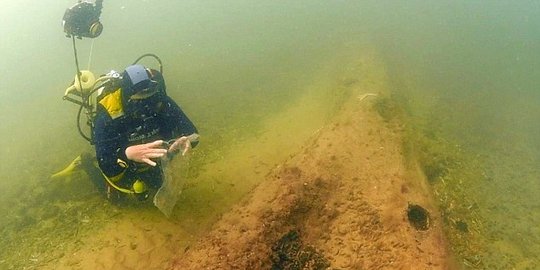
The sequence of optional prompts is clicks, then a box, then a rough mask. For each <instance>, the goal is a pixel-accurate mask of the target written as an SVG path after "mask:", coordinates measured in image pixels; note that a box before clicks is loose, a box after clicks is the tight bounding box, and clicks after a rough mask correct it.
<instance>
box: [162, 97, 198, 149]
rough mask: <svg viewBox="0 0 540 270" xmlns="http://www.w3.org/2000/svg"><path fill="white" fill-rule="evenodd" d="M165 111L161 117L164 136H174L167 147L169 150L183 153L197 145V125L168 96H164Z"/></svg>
mask: <svg viewBox="0 0 540 270" xmlns="http://www.w3.org/2000/svg"><path fill="white" fill-rule="evenodd" d="M165 104H166V110H167V111H166V113H165V117H164V119H163V122H164V126H165V128H164V130H165V131H166V132H165V133H166V134H163V135H164V137H165V138H175V139H176V141H175V142H174V143H172V144H171V145H170V147H169V149H168V151H171V152H177V151H179V150H181V151H182V155H185V154H186V152H187V151H189V150H190V149H191V148H193V147H195V146H197V144H198V142H199V134H198V131H197V127H195V125H194V124H193V122H191V120H190V119H189V118H188V117H187V115H186V114H185V113H184V112H183V111H182V109H180V107H179V106H178V105H177V104H176V102H174V100H172V99H171V98H170V97H166V102H165Z"/></svg>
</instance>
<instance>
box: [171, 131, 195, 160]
mask: <svg viewBox="0 0 540 270" xmlns="http://www.w3.org/2000/svg"><path fill="white" fill-rule="evenodd" d="M180 149H183V150H182V156H185V155H186V153H187V151H189V149H191V141H190V140H189V138H188V137H186V136H182V137H180V138H178V139H176V141H174V143H173V144H171V146H170V147H169V151H170V152H173V153H174V152H176V151H180Z"/></svg>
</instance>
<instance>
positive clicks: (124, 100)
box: [93, 64, 198, 202]
mask: <svg viewBox="0 0 540 270" xmlns="http://www.w3.org/2000/svg"><path fill="white" fill-rule="evenodd" d="M107 76H109V77H112V78H115V79H114V80H109V81H108V82H107V83H106V84H104V85H103V86H102V87H101V88H100V89H98V95H97V99H96V101H97V104H96V112H95V117H94V120H93V126H94V127H93V142H94V144H95V150H96V158H97V161H98V164H99V168H100V169H101V171H102V173H103V176H104V178H105V180H106V181H105V184H106V190H107V198H108V199H109V200H111V201H113V202H114V201H116V200H118V199H119V198H120V197H121V195H122V194H133V195H135V197H137V198H138V199H141V200H143V199H146V198H147V197H148V196H149V191H151V190H153V191H155V190H157V189H158V188H159V187H160V186H161V184H162V181H163V175H162V170H161V169H160V166H161V164H160V163H161V160H162V159H164V158H165V159H170V158H172V157H173V156H174V155H175V154H176V153H179V152H180V151H181V152H182V155H185V154H186V152H187V151H189V149H191V148H192V147H195V146H196V145H197V143H198V134H197V133H198V131H197V128H196V127H195V125H193V123H192V122H191V120H190V119H189V118H188V117H187V116H186V114H185V113H184V112H183V111H182V109H181V108H180V107H179V106H178V105H177V104H176V102H174V100H172V99H171V98H170V97H169V96H167V94H166V87H165V81H164V79H163V76H162V75H161V73H160V72H159V71H157V70H154V69H149V68H146V67H144V66H142V65H139V64H134V65H131V66H128V67H127V68H126V69H125V70H124V72H122V74H118V73H116V72H114V71H111V73H109V74H108V75H107Z"/></svg>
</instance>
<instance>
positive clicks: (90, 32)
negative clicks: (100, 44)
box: [62, 0, 103, 39]
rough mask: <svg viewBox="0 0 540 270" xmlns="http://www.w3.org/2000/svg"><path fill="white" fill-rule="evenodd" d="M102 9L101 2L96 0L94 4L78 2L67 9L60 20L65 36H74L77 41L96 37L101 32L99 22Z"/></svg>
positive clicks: (101, 28)
mask: <svg viewBox="0 0 540 270" xmlns="http://www.w3.org/2000/svg"><path fill="white" fill-rule="evenodd" d="M102 8H103V0H96V3H95V4H93V3H91V2H86V1H79V2H78V3H77V4H75V5H74V6H72V7H70V8H68V9H67V10H66V12H65V13H64V18H63V20H62V25H63V26H64V32H66V36H67V37H71V36H75V37H77V38H79V39H82V38H83V37H87V38H96V37H98V36H99V35H100V34H101V32H102V31H103V24H101V22H100V21H99V16H100V15H101V9H102Z"/></svg>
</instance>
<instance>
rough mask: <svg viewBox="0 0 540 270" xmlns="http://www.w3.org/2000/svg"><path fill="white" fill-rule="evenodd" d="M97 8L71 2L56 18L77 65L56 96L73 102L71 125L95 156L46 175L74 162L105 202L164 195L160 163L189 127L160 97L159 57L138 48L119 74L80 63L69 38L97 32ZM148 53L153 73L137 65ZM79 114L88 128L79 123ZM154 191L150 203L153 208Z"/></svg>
mask: <svg viewBox="0 0 540 270" xmlns="http://www.w3.org/2000/svg"><path fill="white" fill-rule="evenodd" d="M102 9H103V0H95V2H91V1H89V0H78V1H77V3H76V4H75V5H73V6H72V7H70V8H68V9H66V11H65V13H64V16H63V18H62V25H63V28H64V32H65V34H66V37H68V38H71V39H72V43H73V52H74V58H75V66H76V69H77V73H76V75H75V79H74V80H73V82H72V84H71V86H69V87H68V88H67V89H66V91H65V93H64V96H63V99H64V100H67V101H70V102H72V103H75V104H77V105H79V106H80V107H79V112H78V114H77V128H78V131H79V134H80V135H81V136H82V137H83V138H84V139H86V140H87V141H88V142H89V143H90V144H91V145H95V153H96V157H95V158H94V157H93V155H92V154H89V153H84V154H82V155H80V156H79V157H77V158H76V159H75V160H74V161H73V162H72V163H71V164H70V165H69V166H68V167H67V168H66V169H64V170H62V171H60V172H58V173H56V174H54V175H53V176H52V178H58V177H64V176H66V175H69V174H70V173H71V172H72V171H73V170H74V169H76V168H81V167H82V168H83V169H84V170H85V171H86V172H87V173H88V175H89V176H90V178H91V179H92V180H93V182H94V183H96V184H97V187H98V189H100V190H105V191H106V194H107V198H109V199H110V200H111V201H113V202H117V201H118V199H120V198H123V197H126V196H122V195H133V196H130V197H135V198H137V199H139V200H144V199H147V198H148V197H150V195H152V193H153V192H157V193H158V194H159V191H163V192H162V193H166V192H165V191H164V190H165V189H163V188H165V187H166V186H167V185H165V184H166V183H168V182H167V181H164V180H166V179H165V175H166V174H165V173H164V168H165V167H166V166H165V165H166V164H167V163H168V161H170V160H171V159H172V158H173V157H174V156H175V155H176V154H177V153H179V152H181V153H182V155H185V154H186V152H187V151H189V150H190V149H191V148H192V147H195V146H196V145H197V143H198V134H197V128H196V127H195V125H193V123H192V122H191V120H190V119H189V118H188V117H187V116H186V114H185V113H184V112H183V111H182V109H180V107H179V106H178V105H177V104H176V102H174V100H172V99H171V98H170V97H169V96H168V95H167V93H166V87H165V81H164V79H163V75H162V74H163V68H162V63H161V60H160V59H159V57H157V56H156V55H154V54H144V55H142V56H141V57H139V58H138V59H137V60H136V61H135V62H134V63H133V64H131V65H130V66H128V67H127V68H126V69H125V70H124V71H123V72H122V73H118V72H116V71H111V72H109V73H108V74H106V75H102V76H99V77H98V78H96V77H95V76H94V74H93V73H92V72H91V71H89V70H81V69H80V66H79V61H78V54H77V48H76V42H75V41H76V39H83V38H89V39H94V38H97V37H98V36H100V34H101V33H102V31H103V25H102V23H101V22H100V16H101V11H102ZM90 55H92V54H91V53H90ZM148 56H149V57H153V58H154V59H155V60H157V62H158V63H159V71H158V70H155V69H151V68H147V67H145V66H142V65H140V64H138V62H139V60H141V59H142V58H144V57H148ZM90 61H91V59H89V63H90ZM83 112H84V115H86V124H87V125H88V127H89V128H90V132H89V133H85V132H83V129H82V127H81V125H80V123H81V115H83ZM164 183H165V184H164ZM156 197H157V196H155V197H154V204H156V206H157V207H158V208H160V205H158V204H157V203H156ZM169 206H174V202H173V203H172V204H171V203H170V204H169ZM160 210H162V211H163V207H161V208H160Z"/></svg>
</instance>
